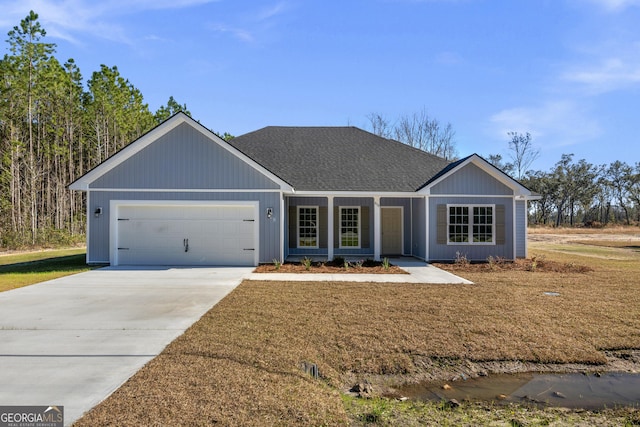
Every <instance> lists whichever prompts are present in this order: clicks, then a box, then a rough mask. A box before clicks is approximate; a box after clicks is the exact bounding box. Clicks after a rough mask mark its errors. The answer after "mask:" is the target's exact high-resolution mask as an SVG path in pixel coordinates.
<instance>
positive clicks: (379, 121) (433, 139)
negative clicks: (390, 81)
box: [367, 109, 458, 160]
mask: <svg viewBox="0 0 640 427" xmlns="http://www.w3.org/2000/svg"><path fill="white" fill-rule="evenodd" d="M367 118H368V119H369V122H370V123H371V127H372V129H373V133H375V134H376V135H380V136H383V137H385V138H391V137H393V138H395V139H397V140H398V141H400V142H402V143H405V144H407V145H410V146H412V147H415V148H418V149H420V150H423V151H426V152H427V153H431V154H435V155H436V156H440V157H444V158H445V159H449V160H453V159H455V158H456V157H457V155H458V153H457V150H456V146H455V139H454V136H455V131H454V130H453V126H452V125H451V123H447V124H446V125H444V126H443V125H441V124H440V122H439V121H438V120H437V119H435V118H432V117H430V116H429V114H428V113H427V111H426V109H422V110H421V111H420V112H418V113H414V114H411V115H405V116H401V117H400V118H399V119H398V121H397V122H396V124H395V125H394V126H391V125H390V124H389V121H388V120H387V119H385V118H384V117H383V116H382V115H380V114H375V113H372V114H369V115H368V116H367Z"/></svg>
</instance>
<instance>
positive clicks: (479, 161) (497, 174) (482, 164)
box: [420, 154, 535, 198]
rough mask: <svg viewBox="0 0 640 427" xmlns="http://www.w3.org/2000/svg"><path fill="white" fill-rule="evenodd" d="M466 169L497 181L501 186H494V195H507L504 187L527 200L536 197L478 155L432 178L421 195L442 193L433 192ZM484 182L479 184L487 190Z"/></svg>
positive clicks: (469, 157)
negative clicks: (476, 171)
mask: <svg viewBox="0 0 640 427" xmlns="http://www.w3.org/2000/svg"><path fill="white" fill-rule="evenodd" d="M470 165H471V166H474V167H475V168H473V169H469V168H467V167H468V166H470ZM465 168H466V171H467V172H471V171H475V170H476V168H477V169H479V170H480V171H481V172H484V173H486V174H487V175H488V176H489V177H491V178H493V179H494V180H495V181H497V182H498V183H499V184H500V185H494V186H493V187H494V189H495V191H494V192H493V194H496V193H497V194H505V191H504V189H503V188H501V187H502V186H504V187H505V188H508V189H509V192H510V194H513V195H514V196H523V197H527V198H532V197H535V196H534V195H533V193H532V192H531V190H529V189H528V188H527V187H525V186H524V185H522V184H520V183H519V182H518V181H516V180H515V179H513V178H511V177H510V176H509V175H507V174H506V173H504V172H503V171H501V170H500V169H498V168H497V167H495V166H494V165H492V164H491V163H489V162H488V161H486V160H485V159H484V158H482V157H481V156H479V155H477V154H472V155H470V156H468V157H465V158H463V159H460V160H458V161H456V162H454V163H451V164H450V165H449V166H448V167H446V168H444V169H443V170H442V171H440V173H438V174H436V175H435V176H434V177H433V178H431V180H429V182H427V183H426V184H425V185H424V187H422V188H421V189H420V193H423V194H434V193H440V191H438V190H435V191H434V192H432V190H434V189H436V188H437V187H438V186H439V185H440V184H442V183H443V182H444V181H445V180H448V179H450V178H451V177H453V176H454V175H455V174H458V173H460V171H463V170H465ZM472 173H473V172H472ZM483 181H484V182H480V183H479V184H480V186H481V187H482V186H483V187H485V188H483V189H484V190H486V186H487V185H488V184H487V181H486V180H483Z"/></svg>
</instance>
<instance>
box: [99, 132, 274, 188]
mask: <svg viewBox="0 0 640 427" xmlns="http://www.w3.org/2000/svg"><path fill="white" fill-rule="evenodd" d="M224 144H226V142H225V143H224ZM231 151H232V152H236V151H235V149H234V148H231ZM232 152H229V151H228V150H226V149H225V148H223V147H221V146H220V145H219V144H218V143H217V142H215V141H213V140H212V139H210V138H208V137H207V136H205V135H203V134H202V133H200V132H199V131H197V130H196V129H194V128H193V127H192V126H190V125H189V124H187V123H183V124H181V125H179V126H177V127H176V128H175V129H173V130H171V131H170V132H168V133H167V134H166V135H164V136H162V137H160V138H158V140H156V141H155V142H154V143H153V144H150V145H148V146H147V147H146V148H144V149H143V150H141V151H140V152H138V153H136V154H134V155H133V156H132V157H130V158H129V159H127V160H126V161H124V162H123V163H121V164H120V165H118V166H116V167H115V168H113V169H112V170H110V171H109V172H107V173H106V174H104V175H103V176H101V177H100V178H98V179H96V180H95V181H94V182H93V183H91V188H132V189H147V188H148V189H214V188H215V189H278V188H279V187H278V185H277V184H276V183H275V182H273V181H272V180H270V179H269V178H268V177H266V176H265V175H263V174H262V173H260V172H259V171H258V170H256V169H255V168H254V167H253V166H251V165H249V164H247V163H246V162H244V161H243V160H242V159H240V158H239V157H237V156H236V155H235V154H234V153H232Z"/></svg>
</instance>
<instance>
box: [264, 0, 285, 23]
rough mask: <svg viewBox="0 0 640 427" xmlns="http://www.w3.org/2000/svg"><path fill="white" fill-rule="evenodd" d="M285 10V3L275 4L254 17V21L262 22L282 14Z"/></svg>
mask: <svg viewBox="0 0 640 427" xmlns="http://www.w3.org/2000/svg"><path fill="white" fill-rule="evenodd" d="M287 9H288V7H287V3H285V2H279V3H276V4H274V5H272V6H269V7H267V8H265V9H264V10H262V11H261V12H260V13H258V15H257V16H256V20H258V21H264V20H267V19H270V18H273V17H274V16H277V15H280V14H282V13H284V12H285V11H286V10H287Z"/></svg>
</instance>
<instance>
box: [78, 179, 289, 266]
mask: <svg viewBox="0 0 640 427" xmlns="http://www.w3.org/2000/svg"><path fill="white" fill-rule="evenodd" d="M111 200H135V201H139V200H142V201H158V202H162V201H168V200H171V201H180V200H182V201H185V202H188V201H258V202H259V208H258V212H257V215H258V217H259V227H260V230H259V240H260V241H259V245H260V247H259V251H260V252H259V262H271V261H272V260H273V259H274V258H278V259H279V258H280V221H279V218H280V193H276V192H269V193H266V192H255V193H252V192H246V193H244V192H243V193H214V192H211V193H207V192H198V193H183V192H146V191H140V192H138V191H133V192H132V191H92V192H90V194H89V215H88V227H89V234H90V238H89V240H88V248H87V253H88V259H87V262H88V263H90V264H102V263H109V262H110V259H109V255H110V254H109V238H110V233H109V223H110V215H111V212H110V206H109V205H110V204H111ZM97 207H101V208H102V215H100V216H98V217H96V216H94V215H93V214H92V212H94V211H95V208H97ZM267 208H272V209H273V215H272V218H271V219H268V218H267V216H266V210H267Z"/></svg>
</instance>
